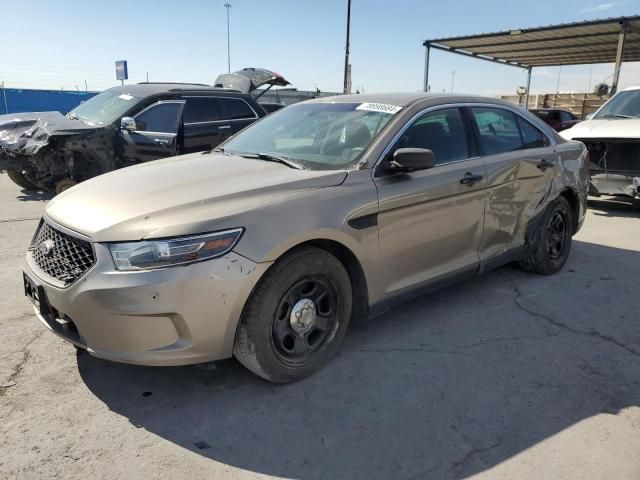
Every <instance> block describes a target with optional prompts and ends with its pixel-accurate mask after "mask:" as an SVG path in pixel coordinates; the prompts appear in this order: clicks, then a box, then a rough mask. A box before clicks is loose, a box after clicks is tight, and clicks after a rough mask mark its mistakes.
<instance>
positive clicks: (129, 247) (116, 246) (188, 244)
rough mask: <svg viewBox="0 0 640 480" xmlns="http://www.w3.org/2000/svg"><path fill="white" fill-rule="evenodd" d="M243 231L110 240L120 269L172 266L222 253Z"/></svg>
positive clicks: (232, 244)
mask: <svg viewBox="0 0 640 480" xmlns="http://www.w3.org/2000/svg"><path fill="white" fill-rule="evenodd" d="M242 232H243V229H242V228H236V229H233V230H225V231H222V232H214V233H206V234H203V235H194V236H191V237H182V238H169V239H166V240H149V241H140V242H127V243H110V244H109V250H110V251H111V256H112V257H113V261H114V262H115V264H116V268H117V269H118V270H147V269H152V268H162V267H170V266H172V265H184V264H186V263H193V262H198V261H200V260H207V259H210V258H215V257H220V256H222V255H224V254H225V253H228V252H229V251H230V250H231V249H232V248H233V247H234V246H235V244H236V243H238V240H240V237H241V236H242Z"/></svg>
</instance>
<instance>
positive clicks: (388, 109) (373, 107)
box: [356, 103, 402, 115]
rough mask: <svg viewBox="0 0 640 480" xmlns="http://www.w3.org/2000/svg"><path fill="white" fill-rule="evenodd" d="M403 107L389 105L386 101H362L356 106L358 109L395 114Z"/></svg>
mask: <svg viewBox="0 0 640 480" xmlns="http://www.w3.org/2000/svg"><path fill="white" fill-rule="evenodd" d="M401 108H402V107H396V106H395V105H388V104H386V103H361V104H360V105H358V106H357V107H356V110H367V111H369V112H381V113H388V114H390V115H393V114H394V113H397V112H398V110H400V109H401Z"/></svg>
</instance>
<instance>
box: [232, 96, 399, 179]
mask: <svg viewBox="0 0 640 480" xmlns="http://www.w3.org/2000/svg"><path fill="white" fill-rule="evenodd" d="M398 110H400V108H399V107H396V106H393V105H386V104H374V103H301V104H297V105H292V106H289V107H287V108H284V109H282V110H279V111H277V112H275V113H272V114H271V115H269V116H267V117H265V118H264V119H263V120H261V121H259V122H257V123H255V124H254V125H252V126H251V127H249V128H247V129H246V130H243V131H242V132H241V133H239V134H238V135H236V136H234V137H233V138H231V139H230V140H229V141H227V142H226V143H224V144H223V145H222V148H223V149H224V151H225V152H227V153H232V154H237V155H253V156H256V155H261V156H263V157H265V156H267V155H270V156H272V157H273V156H277V157H280V158H284V159H290V160H293V161H295V162H297V163H298V164H300V165H301V166H302V167H304V168H308V169H311V170H332V169H341V168H346V167H347V166H349V165H351V164H353V163H355V162H356V161H357V160H358V159H359V157H360V156H361V155H362V153H363V152H364V151H365V150H366V149H367V147H368V146H369V145H370V144H371V142H372V140H373V138H374V137H375V136H376V135H377V134H378V132H380V130H381V129H382V128H383V127H384V126H385V125H386V124H387V123H388V122H389V120H390V119H391V117H392V116H393V115H394V114H395V113H396V112H397V111H398Z"/></svg>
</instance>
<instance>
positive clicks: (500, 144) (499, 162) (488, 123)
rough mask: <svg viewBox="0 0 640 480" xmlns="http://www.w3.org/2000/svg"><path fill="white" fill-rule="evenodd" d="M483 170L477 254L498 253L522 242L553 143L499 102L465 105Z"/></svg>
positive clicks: (542, 190)
mask: <svg viewBox="0 0 640 480" xmlns="http://www.w3.org/2000/svg"><path fill="white" fill-rule="evenodd" d="M468 111H469V113H470V117H471V119H472V122H473V125H474V129H475V133H476V136H477V139H478V148H479V151H480V153H481V155H483V159H484V163H485V165H486V169H487V180H486V186H487V192H486V195H487V199H486V208H485V216H484V217H485V224H484V235H483V239H482V246H481V247H480V257H481V259H482V260H483V261H485V260H488V259H491V258H494V257H497V256H498V255H500V254H502V253H505V252H507V251H508V250H510V249H512V248H513V247H518V246H521V245H522V244H523V242H524V229H525V227H526V223H527V222H528V219H529V218H530V217H531V214H532V211H533V210H535V209H536V208H537V205H539V203H540V201H541V200H542V199H543V198H544V197H545V195H547V194H548V192H549V186H550V181H551V179H552V177H553V170H554V153H553V149H552V148H550V147H549V144H550V143H551V142H550V140H549V139H548V137H546V135H544V134H543V133H542V132H541V131H540V130H539V129H538V128H537V127H535V126H534V125H533V124H531V123H530V122H529V121H528V120H526V119H525V118H524V117H523V116H521V115H519V114H517V113H515V112H513V111H511V110H509V109H507V108H502V107H500V106H477V107H470V108H469V109H468Z"/></svg>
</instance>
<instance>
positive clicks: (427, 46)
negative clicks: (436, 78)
mask: <svg viewBox="0 0 640 480" xmlns="http://www.w3.org/2000/svg"><path fill="white" fill-rule="evenodd" d="M424 48H425V50H424V92H425V93H427V92H429V54H430V53H431V44H430V43H426V44H425V45H424Z"/></svg>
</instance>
